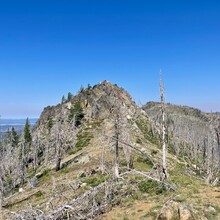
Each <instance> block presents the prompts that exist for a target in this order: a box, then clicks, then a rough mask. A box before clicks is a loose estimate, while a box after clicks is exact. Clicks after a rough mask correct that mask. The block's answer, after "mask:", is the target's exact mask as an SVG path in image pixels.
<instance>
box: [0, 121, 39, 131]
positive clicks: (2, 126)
mask: <svg viewBox="0 0 220 220" xmlns="http://www.w3.org/2000/svg"><path fill="white" fill-rule="evenodd" d="M37 120H38V119H37V118H31V119H29V122H30V124H31V126H34V125H35V124H36V122H37ZM25 122H26V119H1V120H0V132H1V133H5V132H7V131H8V129H11V128H12V127H14V128H15V130H16V131H18V132H19V131H22V130H23V128H24V126H25Z"/></svg>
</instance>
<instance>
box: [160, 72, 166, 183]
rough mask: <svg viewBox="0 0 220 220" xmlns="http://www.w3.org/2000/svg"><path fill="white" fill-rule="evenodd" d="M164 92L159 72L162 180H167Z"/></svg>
mask: <svg viewBox="0 0 220 220" xmlns="http://www.w3.org/2000/svg"><path fill="white" fill-rule="evenodd" d="M164 93H165V90H164V83H163V79H162V71H161V72H160V101H161V111H162V150H163V165H162V166H163V174H164V178H165V179H167V177H168V174H167V161H166V158H167V156H166V154H167V149H166V140H165V136H166V129H165V96H164V95H165V94H164Z"/></svg>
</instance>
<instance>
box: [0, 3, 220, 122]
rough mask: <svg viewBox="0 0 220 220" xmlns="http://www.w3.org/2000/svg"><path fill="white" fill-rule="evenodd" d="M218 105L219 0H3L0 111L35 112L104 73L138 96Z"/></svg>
mask: <svg viewBox="0 0 220 220" xmlns="http://www.w3.org/2000/svg"><path fill="white" fill-rule="evenodd" d="M160 68H162V70H163V74H164V81H165V87H166V99H167V102H171V103H176V104H181V105H190V106H194V107H198V108H200V109H202V110H204V111H211V110H212V111H220V96H219V88H220V86H219V84H220V2H219V1H212V0H209V1H206V0H204V1H197V0H190V1H189V0H178V1H176V0H175V1H169V0H167V1H164V0H154V1H153V0H151V1H148V0H143V1H142V0H117V1H116V0H105V1H103V0H77V1H76V0H69V1H68V0H63V1H60V0H59V1H56V0H44V1H42V0H31V1H30V0H27V1H23V0H19V1H18V0H14V1H13V0H7V1H3V0H0V115H1V116H2V117H4V118H7V117H13V118H16V117H38V116H39V115H40V113H41V111H42V110H43V108H44V107H46V106H47V105H55V104H57V103H59V102H60V100H61V97H62V95H63V94H67V93H68V92H69V91H71V92H72V93H74V94H75V93H77V91H78V90H79V88H80V86H81V85H83V86H86V85H87V84H88V83H90V84H91V85H92V84H95V83H97V82H99V81H102V80H105V79H107V80H109V81H111V82H113V83H117V84H118V85H119V86H121V87H124V88H125V89H126V90H128V92H130V93H131V95H132V96H133V97H134V100H135V101H136V102H137V103H138V104H140V103H142V104H143V103H145V102H147V101H150V100H154V101H158V99H159V71H160Z"/></svg>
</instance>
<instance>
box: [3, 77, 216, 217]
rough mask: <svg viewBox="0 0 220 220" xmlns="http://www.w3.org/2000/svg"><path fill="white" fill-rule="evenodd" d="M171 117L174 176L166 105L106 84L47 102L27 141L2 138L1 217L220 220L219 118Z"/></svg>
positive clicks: (181, 111)
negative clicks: (141, 100) (143, 101)
mask: <svg viewBox="0 0 220 220" xmlns="http://www.w3.org/2000/svg"><path fill="white" fill-rule="evenodd" d="M166 115H167V118H166V121H167V134H168V135H167V143H168V146H169V150H168V156H167V159H168V174H169V178H168V179H164V177H163V173H162V167H161V164H162V161H161V160H162V152H161V143H160V138H161V135H160V130H161V129H160V120H161V119H160V118H161V116H160V104H158V103H148V104H147V105H145V106H144V107H143V109H141V108H138V107H137V105H136V104H135V102H133V101H132V97H131V96H130V95H129V94H128V93H127V92H126V91H125V90H124V89H122V88H119V87H118V86H117V85H113V84H111V83H110V82H108V81H104V82H100V83H99V84H97V85H95V86H93V87H91V86H88V87H87V88H85V89H83V88H82V89H81V90H80V91H79V93H78V94H77V95H76V96H71V97H69V98H68V99H67V100H65V101H63V102H62V103H61V104H59V105H57V106H48V107H46V108H45V109H44V111H43V112H42V114H41V116H40V119H39V120H38V122H37V124H36V126H35V127H34V128H33V130H32V131H31V138H32V140H31V142H27V141H26V140H25V135H23V136H22V137H21V138H20V140H19V143H18V145H17V146H16V147H12V146H11V142H10V140H8V141H7V142H6V143H1V158H0V159H1V162H0V173H1V181H0V187H1V192H2V193H3V199H2V202H1V206H2V212H1V213H2V216H1V217H2V219H12V220H13V219H25V220H26V219H27V220H29V219H42V220H47V219H57V220H58V219H161V220H162V219H204V220H205V219H219V218H220V201H219V197H220V190H219V188H218V182H219V179H218V173H219V172H218V161H219V160H220V156H219V154H218V153H219V152H220V150H219V149H220V148H219V145H218V144H219V143H218V139H217V134H218V133H217V132H218V130H217V129H218V128H219V127H218V125H219V119H220V118H219V115H214V114H206V113H202V112H200V111H198V110H195V109H192V108H188V107H180V106H174V105H167V106H166ZM6 146H7V147H6ZM8 149H10V150H8ZM218 150H219V151H218ZM213 184H214V185H215V186H213Z"/></svg>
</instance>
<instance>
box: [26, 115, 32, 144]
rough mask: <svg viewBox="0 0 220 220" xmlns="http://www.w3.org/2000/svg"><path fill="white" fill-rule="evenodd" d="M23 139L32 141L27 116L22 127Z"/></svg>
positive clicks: (27, 141)
mask: <svg viewBox="0 0 220 220" xmlns="http://www.w3.org/2000/svg"><path fill="white" fill-rule="evenodd" d="M24 141H25V143H28V144H30V143H31V142H32V137H31V131H30V123H29V120H28V118H27V119H26V123H25V127H24Z"/></svg>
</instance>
